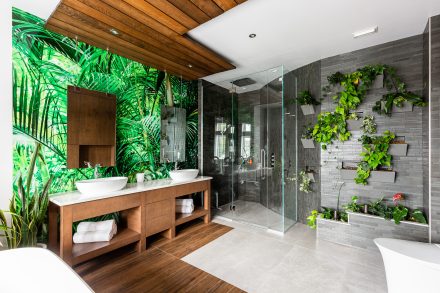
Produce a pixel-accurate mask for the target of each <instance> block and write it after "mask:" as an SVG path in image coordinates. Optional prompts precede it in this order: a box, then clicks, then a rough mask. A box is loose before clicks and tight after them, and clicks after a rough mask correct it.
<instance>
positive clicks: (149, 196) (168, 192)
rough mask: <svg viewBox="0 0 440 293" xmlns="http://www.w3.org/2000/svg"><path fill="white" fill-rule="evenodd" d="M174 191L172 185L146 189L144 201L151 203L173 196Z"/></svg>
mask: <svg viewBox="0 0 440 293" xmlns="http://www.w3.org/2000/svg"><path fill="white" fill-rule="evenodd" d="M173 195H174V191H173V188H172V187H168V188H161V189H157V190H151V191H147V192H146V193H145V203H152V202H157V201H162V200H165V199H170V198H173Z"/></svg>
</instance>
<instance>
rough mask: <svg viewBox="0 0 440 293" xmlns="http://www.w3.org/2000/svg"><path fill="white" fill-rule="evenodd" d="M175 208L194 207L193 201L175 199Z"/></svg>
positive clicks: (189, 199) (190, 199)
mask: <svg viewBox="0 0 440 293" xmlns="http://www.w3.org/2000/svg"><path fill="white" fill-rule="evenodd" d="M176 206H192V207H193V206H194V201H193V199H192V198H177V199H176Z"/></svg>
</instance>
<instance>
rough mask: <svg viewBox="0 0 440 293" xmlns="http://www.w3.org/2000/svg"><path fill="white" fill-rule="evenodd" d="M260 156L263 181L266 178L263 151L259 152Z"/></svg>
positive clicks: (265, 154)
mask: <svg viewBox="0 0 440 293" xmlns="http://www.w3.org/2000/svg"><path fill="white" fill-rule="evenodd" d="M260 156H261V168H263V170H262V175H263V176H262V177H263V179H264V178H265V177H266V167H267V153H266V150H265V149H261V150H260Z"/></svg>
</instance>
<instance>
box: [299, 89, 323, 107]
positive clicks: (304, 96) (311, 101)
mask: <svg viewBox="0 0 440 293" xmlns="http://www.w3.org/2000/svg"><path fill="white" fill-rule="evenodd" d="M294 101H296V102H297V103H298V104H300V105H319V104H321V103H320V102H319V101H317V100H316V99H315V98H314V97H313V96H312V94H311V93H310V92H309V91H302V92H300V93H299V94H298V97H297V98H296V99H295V100H294Z"/></svg>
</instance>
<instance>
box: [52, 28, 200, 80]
mask: <svg viewBox="0 0 440 293" xmlns="http://www.w3.org/2000/svg"><path fill="white" fill-rule="evenodd" d="M56 24H57V22H56V21H54V22H51V23H50V24H47V28H48V29H49V30H51V31H53V32H56V33H58V34H61V35H63V36H66V37H69V38H71V39H75V38H77V39H78V41H81V42H84V43H86V42H85V41H86V40H88V37H84V36H83V35H82V34H80V32H79V31H78V33H73V32H72V31H70V30H65V29H64V28H61V27H58V26H57V25H56ZM87 44H88V45H91V46H94V47H97V48H101V49H103V48H109V49H108V50H109V52H110V53H114V54H117V55H120V56H123V57H125V58H128V59H130V60H133V61H136V62H139V63H141V64H149V65H148V66H151V67H154V68H155V69H157V70H162V71H167V70H165V68H163V67H161V66H162V65H160V64H158V63H157V64H155V63H154V62H151V60H145V59H144V56H143V55H142V54H139V53H136V52H133V53H132V54H128V53H127V51H126V50H124V51H121V50H119V49H117V48H113V47H109V45H110V44H109V43H102V42H97V41H93V40H88V41H87ZM167 72H168V73H170V74H173V75H176V76H182V77H184V78H186V79H197V78H199V77H197V76H196V75H193V74H191V75H187V76H183V75H182V74H181V73H180V71H171V70H168V71H167Z"/></svg>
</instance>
